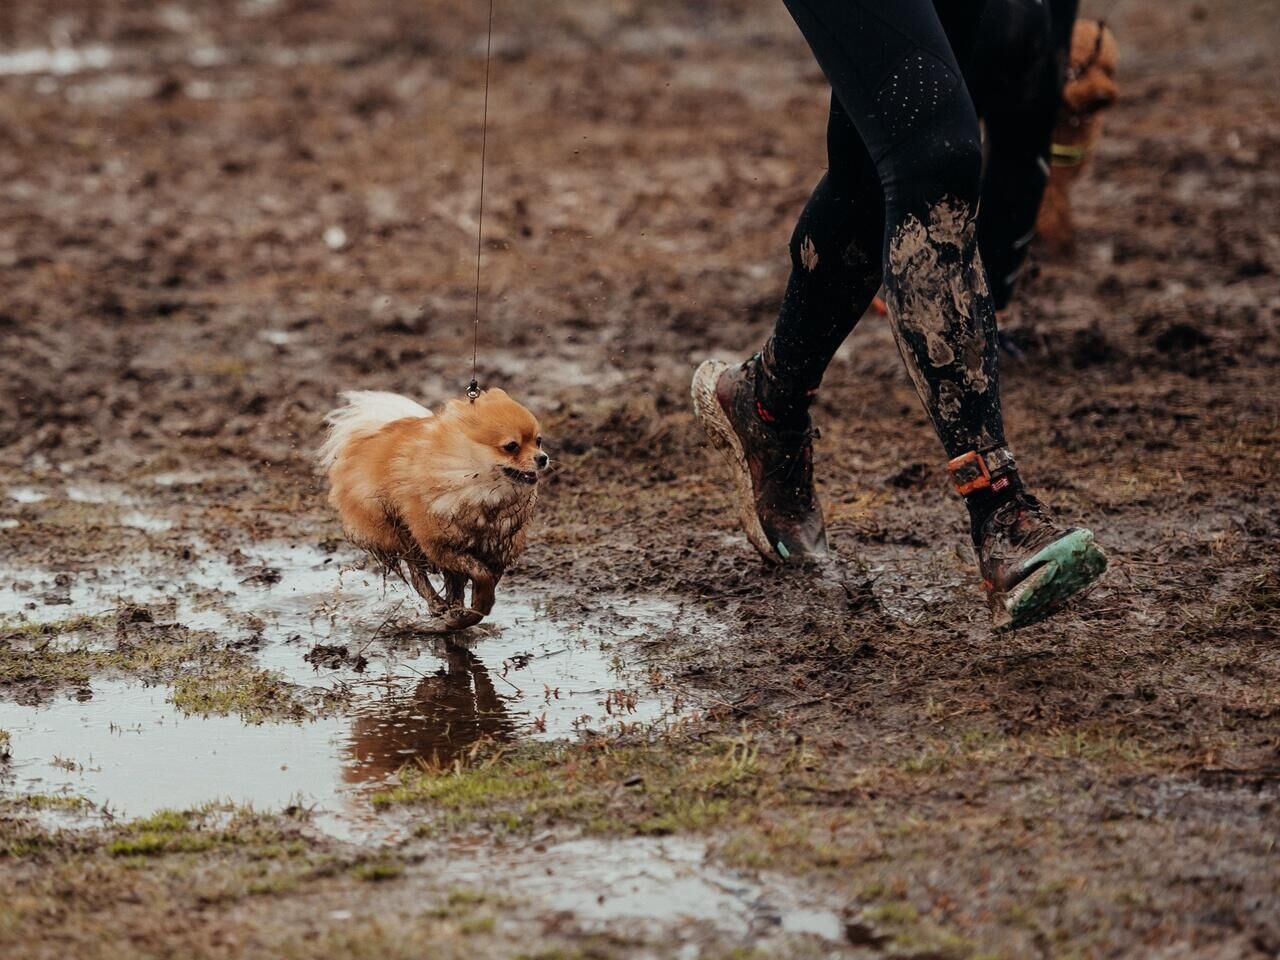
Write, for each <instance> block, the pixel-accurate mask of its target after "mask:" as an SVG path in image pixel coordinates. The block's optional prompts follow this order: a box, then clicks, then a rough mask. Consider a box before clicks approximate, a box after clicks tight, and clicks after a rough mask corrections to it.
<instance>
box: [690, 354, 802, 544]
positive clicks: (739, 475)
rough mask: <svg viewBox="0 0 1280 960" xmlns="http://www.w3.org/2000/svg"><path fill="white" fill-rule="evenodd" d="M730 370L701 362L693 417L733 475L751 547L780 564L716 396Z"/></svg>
mask: <svg viewBox="0 0 1280 960" xmlns="http://www.w3.org/2000/svg"><path fill="white" fill-rule="evenodd" d="M728 369H729V364H727V363H725V362H724V361H723V360H704V361H703V362H702V364H701V365H700V366H699V367H698V369H697V370H696V371H694V374H693V385H692V387H691V389H690V393H691V394H692V395H693V415H694V416H695V417H696V418H697V420H698V422H699V423H700V424H702V429H703V430H704V431H706V434H707V439H709V440H710V441H711V445H712V446H713V447H715V448H716V449H717V450H719V451H720V454H721V455H722V456H723V457H724V459H725V462H726V463H728V464H729V469H730V472H731V473H732V474H733V485H734V489H735V493H736V495H737V501H738V521H739V522H740V523H741V524H742V529H743V531H744V532H745V533H746V535H747V539H748V540H750V541H751V545H752V546H753V547H755V548H756V550H758V551H759V552H760V555H761V556H762V557H764V558H765V559H766V560H768V561H769V562H770V563H782V562H783V558H782V557H781V556H779V555H778V552H777V551H776V550H775V549H774V548H773V544H771V543H770V542H769V538H768V537H767V536H766V535H765V532H764V527H763V526H761V525H760V518H759V517H758V516H756V497H755V491H754V490H753V489H752V488H751V470H750V468H748V467H747V455H746V453H745V452H744V451H743V449H742V441H741V440H739V439H738V434H737V431H735V430H734V429H733V424H731V423H730V422H729V418H728V416H727V415H726V414H725V412H724V407H722V406H720V400H719V398H718V397H716V384H718V383H719V382H720V376H721V375H722V374H723V373H724V372H725V371H726V370H728Z"/></svg>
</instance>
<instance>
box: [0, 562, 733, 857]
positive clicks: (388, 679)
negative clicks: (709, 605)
mask: <svg viewBox="0 0 1280 960" xmlns="http://www.w3.org/2000/svg"><path fill="white" fill-rule="evenodd" d="M359 562H360V561H359V558H358V557H357V556H356V555H355V554H354V553H350V552H348V551H347V550H346V548H341V549H339V550H337V551H334V552H331V553H326V552H325V549H323V548H321V547H317V546H292V545H286V544H260V545H256V546H253V547H245V548H243V549H241V550H234V551H232V552H231V553H230V554H229V555H226V554H224V553H221V552H219V551H217V550H215V549H212V548H210V547H208V545H205V544H198V543H197V544H195V545H194V547H193V556H192V558H191V559H189V560H175V558H173V557H169V556H164V555H161V554H152V553H146V552H142V553H139V554H137V555H133V556H129V557H126V558H122V559H121V561H120V562H119V563H118V564H111V565H107V566H103V567H99V568H96V569H92V570H87V571H86V570H74V569H72V570H62V571H58V570H41V569H24V568H15V567H10V568H0V619H3V620H4V621H5V622H6V623H10V624H13V623H15V622H21V621H26V622H30V623H46V624H54V623H59V622H62V623H66V622H74V620H75V618H77V617H101V616H103V615H104V614H105V615H107V617H108V618H109V617H110V615H111V614H112V612H114V611H118V610H120V609H121V608H122V607H123V606H125V605H130V604H134V605H139V606H141V607H145V608H146V609H147V610H148V611H149V615H151V616H154V618H155V620H156V622H175V623H179V624H182V625H183V626H185V627H187V628H189V629H191V630H196V631H205V632H208V633H210V634H212V635H214V636H215V637H217V638H218V641H219V643H220V645H223V646H227V647H231V648H234V649H237V650H239V651H242V652H243V651H251V652H252V656H253V658H254V660H255V661H256V663H257V665H259V666H260V667H263V668H266V669H268V670H271V671H273V672H275V673H276V674H278V675H279V676H281V677H283V678H284V679H285V680H287V681H289V682H291V683H293V684H297V685H299V686H300V687H304V688H310V689H312V690H313V691H316V690H318V691H319V692H322V693H323V694H325V695H331V696H332V697H333V698H334V699H336V700H337V701H338V702H339V703H340V704H341V706H340V707H338V708H337V710H336V712H333V713H326V714H325V715H322V716H320V717H318V718H316V719H311V720H307V721H303V722H268V723H262V724H257V725H255V724H249V723H245V722H243V721H242V720H241V719H240V718H239V717H238V716H207V717H206V716H196V715H186V714H184V713H183V712H182V711H181V710H179V709H178V708H177V707H176V706H175V705H174V703H173V695H172V691H171V689H170V688H169V687H168V686H164V685H160V686H147V685H144V684H143V683H141V682H140V681H138V680H136V679H126V678H120V677H93V678H92V679H91V680H90V682H89V683H88V684H87V685H85V686H81V687H79V688H77V689H73V690H70V691H67V690H61V691H59V692H57V693H56V694H54V695H52V696H49V697H46V698H44V699H42V700H40V701H37V702H26V701H24V702H21V703H20V702H14V701H12V700H8V699H6V700H4V701H0V729H3V730H7V731H8V732H9V733H10V735H11V739H12V752H13V757H12V760H11V762H10V763H9V764H8V773H7V775H5V776H4V778H3V779H0V789H5V790H12V791H16V792H18V793H24V794H46V795H48V794H66V795H74V796H80V797H84V798H85V799H87V800H88V801H90V802H91V803H92V804H93V808H94V809H95V810H97V811H102V810H104V809H105V810H107V811H109V812H110V813H111V814H112V815H114V816H116V817H136V816H144V815H147V814H148V813H151V812H153V811H155V810H157V809H162V808H173V807H176V808H189V807H192V806H196V805H199V804H201V803H205V802H208V801H213V800H227V801H232V802H237V803H251V804H253V805H254V806H256V807H258V808H265V809H271V808H277V809H278V808H281V807H284V806H287V805H291V804H300V805H302V806H305V807H310V808H312V809H314V811H315V818H316V822H317V824H318V825H320V827H321V828H322V829H324V830H326V831H327V832H331V833H334V834H337V835H343V836H349V837H353V838H378V839H385V838H386V837H387V835H388V834H389V833H391V832H394V829H395V826H394V824H393V823H391V822H389V821H387V820H386V819H385V818H379V817H375V816H373V815H372V814H371V812H370V811H371V807H370V803H369V794H371V793H372V792H374V791H375V790H377V789H379V788H381V787H382V786H384V785H385V784H386V783H387V782H389V781H391V780H393V779H394V778H395V776H396V774H397V771H398V770H399V769H400V768H401V767H402V766H404V765H405V764H408V763H413V762H414V761H416V760H434V761H437V762H444V763H447V762H450V761H451V760H452V759H454V758H456V757H457V756H459V755H460V754H461V753H462V752H463V751H465V750H467V749H468V748H470V747H471V746H472V745H473V744H474V743H475V742H476V741H477V740H479V739H481V738H490V739H494V740H498V741H502V740H512V739H515V738H520V737H529V738H535V739H555V738H564V737H573V736H576V735H578V734H579V733H582V732H588V731H590V732H607V731H610V730H616V729H617V728H618V727H619V725H620V724H626V725H632V724H652V723H655V722H661V721H665V720H669V719H672V718H675V717H678V716H680V715H681V714H683V713H685V712H687V711H688V710H690V709H691V708H692V706H693V705H692V704H690V703H689V702H688V701H687V700H682V698H681V697H680V696H679V695H678V694H677V693H676V692H675V691H672V690H670V689H668V688H667V687H666V685H665V683H664V681H663V678H662V677H661V675H660V674H659V673H658V672H657V671H656V670H651V669H649V668H648V667H646V665H645V664H643V663H642V662H640V661H639V659H638V654H637V651H638V650H639V649H642V644H637V643H635V642H634V641H636V640H639V639H641V638H642V637H644V636H645V635H646V634H650V633H655V634H657V633H663V632H666V631H667V630H669V629H671V628H672V626H673V625H675V624H676V623H679V624H680V625H681V627H680V628H681V629H682V630H686V629H691V630H695V631H696V630H701V629H706V630H710V629H711V626H710V625H709V624H702V623H700V622H698V621H697V617H696V614H693V613H690V612H686V611H682V610H681V609H680V608H678V607H677V606H676V605H674V604H671V603H667V602H665V601H661V600H657V599H642V600H632V599H624V598H611V597H607V596H603V597H602V596H594V597H592V598H590V600H589V602H584V601H581V600H579V599H577V598H576V597H575V596H574V595H573V594H572V592H571V591H563V592H560V591H554V590H545V591H543V592H540V593H535V592H533V591H524V592H522V591H521V590H520V589H519V588H518V587H514V588H509V589H507V590H506V591H504V592H503V593H502V594H501V595H500V597H499V604H498V607H497V608H496V609H495V611H494V614H493V616H492V618H491V619H490V620H488V621H486V622H485V623H484V624H482V625H480V626H479V627H477V628H473V630H471V631H469V632H468V634H466V635H464V636H465V639H464V640H461V641H459V640H456V639H452V638H446V637H441V636H435V635H429V634H423V633H421V632H417V631H415V630H414V628H413V624H414V622H415V618H417V617H418V616H420V615H422V616H425V611H424V610H422V609H420V608H421V603H420V602H419V601H418V600H417V599H416V597H413V596H412V595H410V594H409V593H408V591H407V590H406V589H405V588H404V587H402V586H401V585H399V584H398V583H397V582H394V581H384V580H383V578H382V577H381V576H380V575H379V574H377V573H375V572H373V571H370V570H366V569H362V568H361V566H360V565H359ZM691 617H692V618H693V619H690V618H691ZM110 632H111V630H110V628H109V627H108V628H107V629H106V630H105V631H104V630H103V629H102V628H101V627H98V628H96V629H93V628H91V629H89V630H88V632H80V633H78V632H77V631H74V630H73V631H70V632H69V633H68V635H64V636H59V637H57V638H55V639H54V640H52V641H50V640H48V639H46V638H40V639H37V640H35V641H31V642H33V643H50V642H52V643H54V644H56V646H54V648H53V649H68V650H70V649H75V648H77V647H88V648H91V649H92V648H93V647H95V645H96V646H97V647H99V648H102V649H110V648H111V647H112V646H113V644H114V643H115V642H116V641H115V639H114V636H112V637H109V638H104V637H103V633H110ZM10 642H14V643H17V642H22V641H10ZM28 699H29V698H28Z"/></svg>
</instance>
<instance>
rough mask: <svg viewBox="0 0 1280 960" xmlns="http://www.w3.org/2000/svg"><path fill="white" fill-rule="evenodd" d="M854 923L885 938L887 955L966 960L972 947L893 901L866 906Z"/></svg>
mask: <svg viewBox="0 0 1280 960" xmlns="http://www.w3.org/2000/svg"><path fill="white" fill-rule="evenodd" d="M858 920H859V921H861V922H862V923H864V924H866V925H868V926H869V927H871V928H872V929H874V930H877V931H879V932H881V933H882V934H883V935H884V936H886V937H887V938H889V942H890V953H891V955H893V956H902V957H928V958H930V960H970V958H972V957H973V953H974V944H973V943H972V941H970V940H968V939H966V938H965V937H961V936H958V935H956V934H954V933H951V932H950V931H948V930H944V929H942V928H941V927H939V926H938V925H937V924H934V923H932V922H931V921H929V920H926V919H925V918H923V917H921V916H920V913H919V911H917V910H916V908H915V907H913V906H912V905H911V904H909V903H907V902H905V901H901V900H897V901H890V902H889V903H883V904H878V905H877V906H874V907H868V908H867V909H866V910H864V911H862V913H861V914H859V915H858Z"/></svg>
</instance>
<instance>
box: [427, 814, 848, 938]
mask: <svg viewBox="0 0 1280 960" xmlns="http://www.w3.org/2000/svg"><path fill="white" fill-rule="evenodd" d="M443 866H444V868H445V869H447V870H448V873H449V877H450V880H451V881H452V882H455V883H459V884H462V885H464V886H483V887H485V888H487V889H494V888H495V887H496V888H498V889H499V890H503V891H506V892H509V893H511V894H514V895H516V896H519V897H521V898H528V899H531V900H534V901H537V902H539V903H542V904H545V905H546V907H547V908H549V909H550V910H553V911H568V912H570V913H572V914H573V915H574V917H575V919H576V921H577V923H578V924H579V925H581V926H582V927H584V928H587V929H594V930H600V931H608V932H611V933H614V934H619V935H620V934H625V933H633V934H636V935H638V936H640V937H644V936H646V935H647V936H653V935H654V934H655V933H656V932H658V931H661V934H662V938H663V944H664V950H674V951H675V952H674V953H664V955H665V956H689V957H697V956H698V955H699V951H698V949H697V940H698V934H699V933H705V932H711V931H714V932H715V933H719V934H725V935H729V936H732V937H738V938H742V939H744V940H747V941H749V942H751V943H753V944H755V945H757V946H758V945H760V944H761V943H762V942H767V941H768V940H770V939H772V938H774V937H777V936H779V935H782V936H788V935H790V936H797V935H801V936H803V935H808V936H812V937H818V938H821V939H823V940H831V941H840V940H843V939H844V938H845V920H844V919H843V918H842V912H843V911H842V908H841V906H840V905H837V904H835V903H831V902H827V901H826V900H823V899H818V898H815V897H814V896H813V895H812V894H811V893H809V892H807V891H803V890H801V889H799V885H798V884H796V883H794V882H791V881H787V880H784V879H783V878H781V877H778V876H772V875H768V874H763V875H752V876H748V875H746V874H741V873H738V872H737V871H734V870H730V869H726V868H724V867H720V866H718V865H716V864H715V863H713V862H711V860H710V859H709V851H708V848H707V845H706V844H705V843H704V842H703V841H702V840H699V839H696V838H689V837H663V838H654V837H630V838H625V839H615V840H599V839H579V840H570V841H566V842H562V843H557V844H554V845H545V844H537V843H534V844H530V845H528V846H517V847H507V848H500V849H495V848H493V847H490V846H484V847H477V848H475V849H473V850H465V849H459V848H455V849H453V850H451V851H450V853H449V858H448V861H447V863H446V864H443ZM441 867H442V864H441V863H440V862H439V861H435V860H433V861H430V862H429V863H428V864H427V865H424V868H425V869H430V870H439V869H441Z"/></svg>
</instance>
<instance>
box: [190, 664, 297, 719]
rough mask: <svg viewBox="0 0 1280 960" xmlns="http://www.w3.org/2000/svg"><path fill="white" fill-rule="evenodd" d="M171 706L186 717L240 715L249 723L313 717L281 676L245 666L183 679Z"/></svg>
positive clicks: (216, 667) (224, 666) (223, 666)
mask: <svg viewBox="0 0 1280 960" xmlns="http://www.w3.org/2000/svg"><path fill="white" fill-rule="evenodd" d="M171 699H172V702H173V705H174V706H175V707H177V708H178V709H179V710H181V711H182V712H183V713H186V714H196V715H198V716H209V715H210V714H218V715H227V714H233V713H234V714H239V715H240V717H241V718H242V719H244V720H245V721H246V722H247V723H262V722H263V721H265V720H304V719H306V718H307V717H309V716H310V712H309V711H308V710H307V708H306V706H305V705H304V704H303V703H301V702H300V701H299V700H298V698H297V687H296V686H294V685H293V684H291V683H289V682H288V681H286V680H285V679H284V678H283V677H281V676H280V675H279V674H278V673H275V672H273V671H271V670H261V669H257V668H255V667H251V666H247V665H244V664H217V665H213V666H211V667H209V668H207V669H205V670H203V671H201V672H199V673H195V674H189V675H183V676H181V677H179V678H178V679H177V681H176V682H175V683H174V685H173V696H172V698H171Z"/></svg>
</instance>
